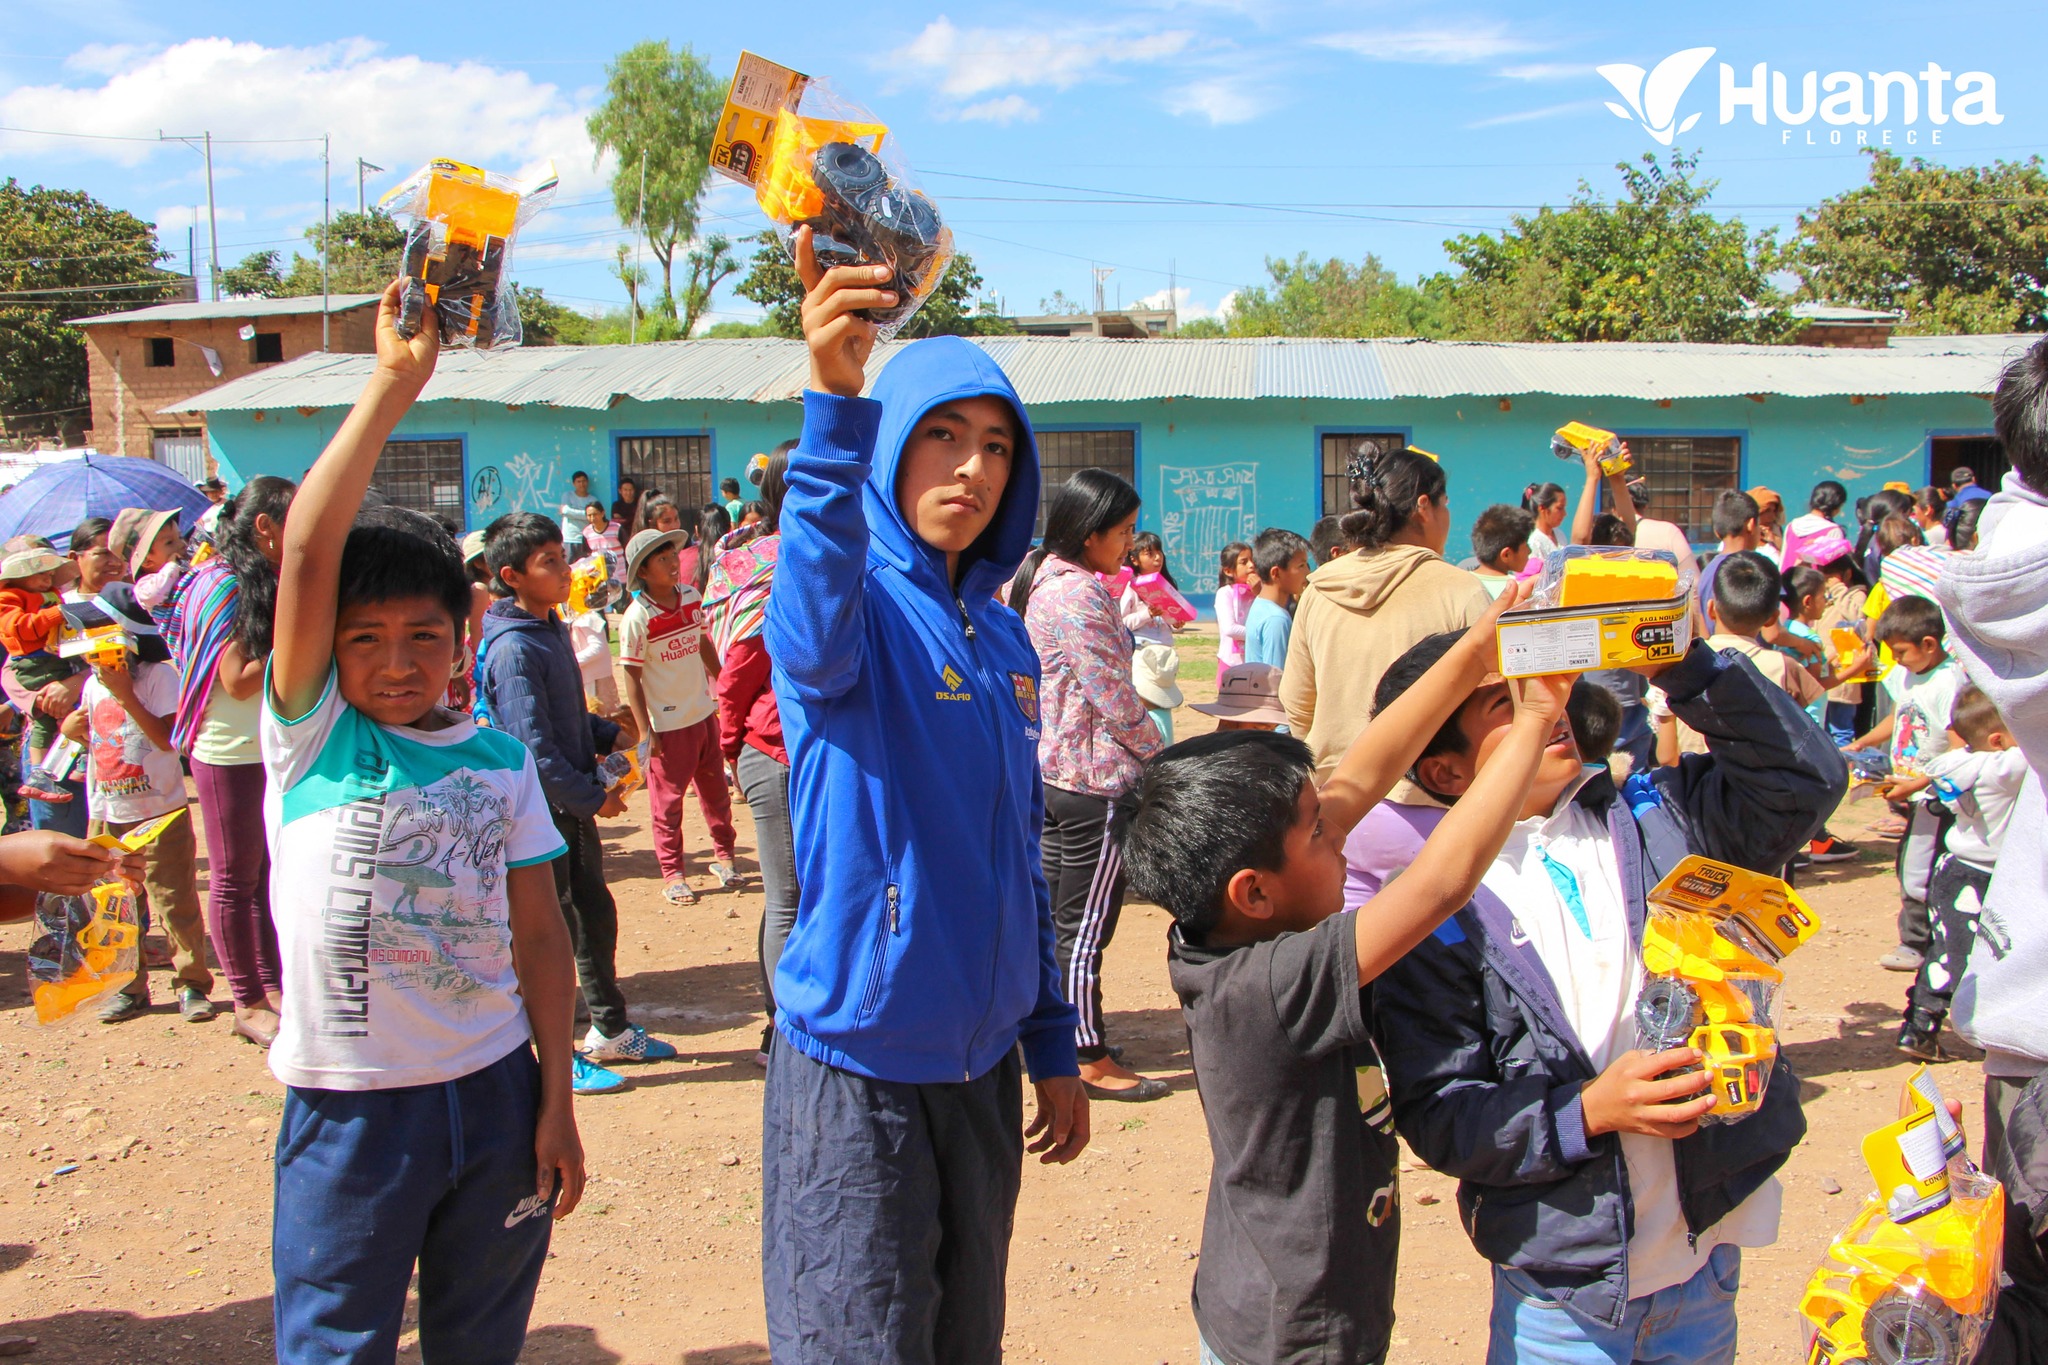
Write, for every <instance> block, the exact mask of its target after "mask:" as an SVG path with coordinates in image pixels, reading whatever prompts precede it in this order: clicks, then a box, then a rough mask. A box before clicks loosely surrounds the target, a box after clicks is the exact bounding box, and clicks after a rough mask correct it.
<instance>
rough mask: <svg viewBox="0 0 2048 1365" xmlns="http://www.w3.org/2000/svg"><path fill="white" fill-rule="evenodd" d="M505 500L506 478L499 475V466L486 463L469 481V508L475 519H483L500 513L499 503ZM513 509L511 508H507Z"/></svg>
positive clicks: (472, 517)
mask: <svg viewBox="0 0 2048 1365" xmlns="http://www.w3.org/2000/svg"><path fill="white" fill-rule="evenodd" d="M504 500H505V484H504V480H503V479H501V478H500V477H499V476H498V467H497V466H496V465H494V464H490V465H485V466H484V467H483V468H482V469H479V470H478V471H477V472H476V477H475V478H474V479H471V480H470V481H469V510H470V518H471V520H473V521H483V520H486V519H487V518H491V517H495V516H497V515H498V514H499V504H501V503H503V502H504ZM504 510H506V511H508V512H509V511H511V510H512V509H511V508H509V507H508V508H505V509H504Z"/></svg>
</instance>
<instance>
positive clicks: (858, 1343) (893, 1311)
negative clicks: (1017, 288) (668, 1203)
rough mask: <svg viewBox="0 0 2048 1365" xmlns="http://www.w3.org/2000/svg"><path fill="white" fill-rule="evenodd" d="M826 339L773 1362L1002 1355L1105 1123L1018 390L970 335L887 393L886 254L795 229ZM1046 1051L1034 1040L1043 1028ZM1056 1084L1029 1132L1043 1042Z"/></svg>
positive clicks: (780, 685) (768, 1275) (800, 745)
mask: <svg viewBox="0 0 2048 1365" xmlns="http://www.w3.org/2000/svg"><path fill="white" fill-rule="evenodd" d="M797 253H798V255H797V265H798V270H799V273H800V274H801V275H802V277H803V279H804V283H805V285H806V287H807V289H808V290H809V294H808V296H807V297H806V298H805V300H804V305H803V321H804V334H805V339H806V340H807V341H808V342H809V345H810V351H811V383H810V387H809V389H808V390H807V391H806V392H805V394H804V431H803V439H802V440H801V441H799V442H798V444H797V446H796V448H795V449H794V450H792V451H791V452H790V455H789V467H788V476H787V477H788V491H787V493H786V495H785V497H784V500H783V504H782V516H781V529H782V555H781V560H780V562H779V564H778V566H777V569H776V583H775V593H774V595H773V596H772V597H770V598H769V602H768V619H767V626H766V633H765V638H766V641H767V646H768V652H769V655H770V656H771V658H772V659H773V660H774V685H775V695H776V699H777V701H778V702H779V703H780V706H781V710H782V722H783V729H784V733H785V736H786V738H787V741H788V746H789V758H790V806H791V822H792V825H793V826H794V832H795V836H796V865H797V881H798V884H799V885H800V886H801V887H802V893H801V899H800V901H799V904H798V908H797V916H796V924H795V926H794V927H793V928H792V929H791V931H790V935H789V942H788V946H787V947H785V948H784V950H783V954H782V959H781V962H780V964H779V965H778V967H777V969H776V973H775V1002H776V1013H775V1025H776V1037H775V1039H774V1041H773V1044H772V1047H771V1050H770V1054H769V1063H768V1085H767V1096H766V1101H765V1110H766V1112H765V1115H764V1121H763V1131H762V1184H763V1199H762V1219H761V1241H762V1279H763V1290H764V1293H765V1297H766V1300H767V1309H768V1335H769V1341H770V1345H771V1347H772V1349H773V1352H774V1355H775V1359H776V1360H777V1361H778V1362H789V1363H791V1365H797V1363H801V1362H811V1361H819V1362H823V1361H837V1360H844V1359H855V1358H858V1359H860V1360H862V1361H864V1362H878V1363H879V1365H890V1363H891V1362H899V1361H900V1362H929V1361H946V1362H949V1365H950V1363H951V1362H970V1363H971V1362H980V1361H989V1362H994V1361H997V1360H1000V1358H1001V1353H1002V1334H1003V1293H1004V1286H1003V1275H1004V1266H1005V1263H1006V1260H1007V1256H1008V1251H1009V1235H1010V1223H1011V1217H1012V1213H1013V1211H1014V1209H1015V1206H1016V1199H1017V1189H1018V1184H1019V1181H1020V1178H1021V1175H1022V1170H1021V1164H1022V1158H1023V1151H1024V1140H1025V1138H1027V1137H1035V1139H1036V1140H1035V1141H1033V1142H1032V1144H1031V1148H1030V1150H1032V1151H1034V1152H1039V1153H1042V1159H1043V1160H1046V1161H1060V1162H1064V1161H1069V1160H1072V1159H1073V1158H1074V1157H1075V1156H1077V1155H1078V1154H1079V1153H1080V1151H1081V1149H1082V1147H1083V1146H1085V1145H1086V1143H1087V1140H1088V1117H1087V1113H1088V1111H1087V1100H1086V1098H1085V1096H1084V1095H1083V1093H1082V1091H1081V1084H1080V1080H1079V1075H1078V1073H1079V1068H1078V1066H1077V1064H1076V1061H1075V1055H1074V1025H1075V1014H1074V1010H1073V1007H1072V1006H1070V1005H1068V1004H1067V1003H1066V1001H1065V1000H1064V999H1063V998H1062V997H1061V994H1060V989H1059V978H1058V973H1057V968H1056V966H1055V964H1054V957H1053V927H1052V916H1051V911H1050V906H1049V901H1048V898H1047V893H1046V884H1045V879H1044V876H1043V874H1042V872H1041V871H1040V865H1039V848H1038V837H1039V828H1040V825H1041V823H1042V819H1043V812H1042V810H1041V808H1040V806H1041V798H1040V794H1039V782H1038V764H1037V748H1038V657H1037V655H1036V653H1035V652H1034V651H1033V650H1032V647H1031V641H1030V639H1029V638H1028V637H1027V636H1026V634H1025V632H1024V627H1023V623H1022V622H1021V621H1020V620H1019V619H1018V618H1017V615H1016V613H1014V612H1012V611H1010V610H1009V609H1008V608H1007V607H1003V606H999V605H998V604H997V603H996V602H995V600H994V594H995V591H996V588H997V587H998V585H1000V584H1001V583H1002V582H1003V581H1004V580H1005V579H1007V578H1008V577H1009V576H1010V575H1011V573H1013V572H1014V571H1015V570H1016V567H1017V565H1018V563H1019V562H1020V561H1021V560H1022V559H1023V557H1024V553H1025V551H1026V550H1027V549H1028V548H1029V546H1030V542H1031V534H1032V526H1033V523H1034V521H1035V520H1036V515H1037V508H1038V482H1039V473H1038V454H1037V449H1036V447H1035V445H1034V443H1033V440H1032V436H1031V427H1030V424H1029V422H1028V421H1027V420H1026V418H1025V416H1024V411H1023V405H1022V403H1021V402H1019V400H1018V398H1017V395H1016V392H1015V391H1014V390H1013V389H1012V388H1011V387H1010V384H1009V381H1008V380H1007V379H1006V378H1004V376H1003V373H1002V371H1001V370H1000V369H998V368H997V367H996V365H995V363H994V362H993V361H991V360H990V359H989V358H988V356H987V354H986V353H985V352H983V351H982V350H981V349H980V348H979V347H976V346H974V345H973V344H971V343H969V342H966V341H962V340H959V339H957V338H951V337H946V338H939V339H935V340H929V341H920V342H917V343H915V344H914V345H912V346H910V347H908V348H906V349H905V350H904V351H903V353H902V354H901V355H899V356H898V357H897V358H896V359H895V361H894V362H893V363H892V364H891V365H890V366H889V367H888V369H887V370H886V371H884V372H883V374H882V375H881V377H880V378H879V379H878V380H877V381H876V384H875V391H874V397H873V398H862V397H860V396H859V395H860V392H861V389H862V387H863V384H864V382H865V375H864V373H863V369H864V366H865V365H866V362H867V358H868V354H869V352H870V350H871V349H872V347H873V344H874V325H873V324H872V323H871V322H868V321H866V320H865V319H864V318H862V317H860V316H858V315H857V313H858V312H859V311H860V310H866V309H872V308H886V307H889V306H891V305H892V304H893V303H894V302H895V299H894V296H893V295H891V294H888V293H887V292H886V291H885V290H883V288H882V287H881V283H880V282H881V281H886V280H887V279H888V277H889V273H890V272H889V271H888V270H887V269H886V268H878V267H874V266H865V265H862V266H840V267H836V268H834V269H832V270H830V271H823V270H820V269H819V267H818V265H817V261H816V258H815V256H814V254H813V252H812V249H811V246H810V239H809V233H808V231H807V230H806V231H804V232H800V233H799V235H798V245H797ZM1020 1045H1021V1046H1020ZM1020 1051H1021V1053H1022V1056H1023V1064H1024V1066H1026V1067H1028V1068H1029V1069H1030V1072H1031V1076H1032V1079H1033V1080H1034V1081H1035V1082H1036V1085H1037V1098H1038V1108H1037V1114H1036V1116H1035V1118H1034V1119H1033V1120H1032V1124H1031V1127H1030V1129H1029V1130H1028V1131H1025V1130H1024V1121H1023V1112H1022V1085H1021V1078H1020V1076H1019V1074H1018V1072H1019V1063H1018V1054H1019V1052H1020Z"/></svg>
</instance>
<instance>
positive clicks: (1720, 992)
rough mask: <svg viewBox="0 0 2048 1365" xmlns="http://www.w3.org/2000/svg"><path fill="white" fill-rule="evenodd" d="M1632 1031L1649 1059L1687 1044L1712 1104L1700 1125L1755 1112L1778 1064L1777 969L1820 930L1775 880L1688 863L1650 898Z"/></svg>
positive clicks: (1780, 977)
mask: <svg viewBox="0 0 2048 1365" xmlns="http://www.w3.org/2000/svg"><path fill="white" fill-rule="evenodd" d="M1649 901H1650V916H1649V922H1648V923H1647V924H1646V925H1645V926H1644V929H1643V970H1644V971H1645V972H1647V973H1648V980H1646V981H1644V983H1643V986H1642V990H1641V991H1640V992H1639V993H1638V994H1637V997H1636V1032H1637V1037H1638V1040H1639V1044H1640V1046H1641V1047H1642V1048H1643V1050H1644V1051H1646V1052H1661V1051H1664V1050H1665V1049H1667V1048H1674V1047H1691V1048H1693V1049H1695V1050H1696V1051H1698V1052H1699V1053H1700V1054H1701V1055H1703V1056H1704V1057H1705V1058H1706V1062H1705V1069H1706V1070H1707V1071H1709V1072H1710V1073H1712V1075H1713V1078H1714V1079H1713V1091H1714V1094H1715V1097H1716V1098H1717V1100H1718V1101H1719V1102H1718V1103H1717V1104H1716V1105H1715V1107H1714V1108H1713V1109H1712V1110H1711V1111H1710V1112H1709V1114H1708V1116H1707V1119H1706V1120H1703V1121H1705V1122H1714V1123H1734V1122H1736V1121H1737V1120H1739V1119H1744V1118H1747V1117H1748V1116H1749V1115H1751V1114H1753V1113H1755V1112H1756V1111H1757V1110H1758V1109H1759V1108H1761V1107H1762V1105H1763V1101H1764V1091H1765V1088H1766V1087H1767V1086H1768V1085H1769V1083H1770V1078H1771V1069H1772V1067H1773V1066H1774V1065H1775V1064H1776V1063H1777V1060H1778V1034H1777V1027H1776V1025H1777V1003H1778V988H1779V987H1780V986H1781V985H1782V984H1783V982H1784V980H1785V976H1784V973H1783V972H1781V971H1780V970H1779V969H1778V966H1777V964H1778V963H1779V962H1780V961H1781V960H1783V958H1784V956H1785V954H1787V953H1789V952H1791V951H1792V950H1793V949H1794V948H1797V947H1798V946H1799V945H1800V944H1802V943H1804V942H1806V940H1807V939H1809V938H1811V937H1812V936H1813V935H1814V933H1815V931H1817V930H1818V929H1819V928H1820V922H1819V921H1818V920H1817V919H1815V918H1814V915H1813V912H1812V910H1810V909H1808V908H1807V905H1806V903H1805V902H1804V901H1802V900H1801V899H1800V898H1799V893H1798V892H1796V891H1794V890H1792V888H1791V887H1789V886H1787V885H1785V883H1784V882H1782V881H1780V880H1778V879H1777V878H1776V877H1770V876H1765V875H1764V874H1762V873H1758V872H1750V871H1747V870H1745V869H1743V868H1739V867H1731V866H1729V865H1728V864H1726V863H1717V862H1714V861H1712V860H1711V859H1707V858H1701V857H1698V856H1694V857H1689V858H1687V859H1685V860H1684V861H1683V862H1681V863H1679V865H1678V866H1677V867H1675V868H1673V869H1672V871H1671V874H1670V875H1669V876H1667V877H1666V878H1664V880H1663V881H1661V882H1659V883H1658V884H1657V886H1656V887H1655V889H1653V890H1652V891H1651V892H1650V896H1649Z"/></svg>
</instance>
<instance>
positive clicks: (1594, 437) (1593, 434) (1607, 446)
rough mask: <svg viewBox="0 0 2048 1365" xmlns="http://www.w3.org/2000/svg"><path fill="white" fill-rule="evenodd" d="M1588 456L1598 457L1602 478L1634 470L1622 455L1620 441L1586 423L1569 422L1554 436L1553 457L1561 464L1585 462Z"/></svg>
mask: <svg viewBox="0 0 2048 1365" xmlns="http://www.w3.org/2000/svg"><path fill="white" fill-rule="evenodd" d="M1588 452H1593V453H1595V454H1597V456H1598V458H1599V460H1600V472H1601V473H1602V474H1607V475H1614V474H1626V473H1627V472H1628V471H1629V470H1631V469H1633V468H1635V464H1634V462H1632V461H1631V460H1630V459H1629V457H1628V456H1627V454H1625V453H1624V452H1623V451H1622V448H1621V438H1620V437H1619V436H1616V435H1615V434H1614V433H1613V432H1611V431H1602V430H1601V429H1600V428H1599V427H1589V426H1587V425H1586V424H1585V423H1584V422H1566V423H1565V424H1564V425H1563V426H1561V427H1559V428H1558V429H1557V430H1556V432H1554V433H1553V434H1552V435H1551V438H1550V453H1551V454H1553V455H1555V456H1557V458H1558V459H1560V460H1579V459H1584V458H1585V456H1586V454H1587V453H1588Z"/></svg>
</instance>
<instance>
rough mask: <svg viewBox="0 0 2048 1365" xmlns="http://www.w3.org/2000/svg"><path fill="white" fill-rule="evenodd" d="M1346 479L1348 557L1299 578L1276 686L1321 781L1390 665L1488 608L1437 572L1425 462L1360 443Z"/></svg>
mask: <svg viewBox="0 0 2048 1365" xmlns="http://www.w3.org/2000/svg"><path fill="white" fill-rule="evenodd" d="M1350 479H1351V506H1352V511H1350V512H1348V513H1346V514H1345V517H1344V519H1343V521H1341V522H1340V523H1338V525H1339V528H1340V529H1341V531H1342V532H1343V535H1344V537H1345V539H1347V540H1348V541H1350V542H1351V543H1352V544H1353V545H1355V546H1357V547H1358V548H1357V549H1356V550H1354V551H1352V552H1351V553H1350V554H1348V555H1345V556H1344V557H1343V558H1342V559H1338V560H1333V561H1332V562H1330V563H1329V564H1326V565H1324V566H1323V567H1322V568H1320V569H1318V570H1316V572H1315V576H1314V577H1312V578H1310V579H1309V584H1308V587H1307V589H1306V590H1305V591H1303V593H1302V595H1301V599H1300V600H1299V601H1298V602H1296V603H1295V607H1294V632H1293V636H1292V638H1291V639H1290V640H1289V641H1288V647H1287V665H1286V668H1285V669H1284V670H1283V671H1282V672H1281V675H1280V700H1281V702H1282V704H1283V705H1285V706H1286V708H1287V720H1288V725H1289V728H1291V729H1292V730H1293V731H1294V733H1295V734H1297V735H1299V736H1301V737H1302V738H1303V739H1304V740H1306V741H1307V743H1308V747H1309V748H1310V749H1311V750H1313V751H1314V752H1315V756H1316V765H1317V769H1318V771H1319V772H1322V773H1325V774H1327V773H1328V772H1329V770H1330V769H1331V768H1332V767H1334V766H1335V765H1336V762H1337V759H1338V757H1339V756H1340V755H1342V754H1343V752H1344V751H1345V750H1346V749H1348V748H1349V747H1351V741H1352V740H1353V739H1355V738H1356V737H1357V735H1358V732H1359V730H1361V729H1362V728H1364V726H1365V722H1366V718H1367V717H1369V716H1370V715H1371V714H1372V710H1373V691H1374V689H1375V688H1377V687H1378V686H1379V682H1380V675H1381V674H1383V673H1385V672H1386V671H1387V669H1388V668H1389V667H1390V666H1392V664H1393V662H1394V660H1396V659H1398V658H1400V657H1401V656H1402V655H1403V654H1404V653H1406V652H1407V651H1408V649H1409V647H1410V646H1411V645H1414V644H1416V643H1418V642H1420V641H1421V640H1423V639H1424V638H1426V637H1428V636H1431V635H1436V634H1438V633H1440V632H1443V631H1447V630H1463V629H1465V628H1466V627H1467V626H1469V625H1471V624H1472V623H1473V622H1474V621H1476V620H1478V619H1479V618H1480V616H1482V615H1484V614H1485V612H1486V608H1487V606H1488V605H1489V604H1490V603H1491V602H1492V600H1493V599H1492V598H1491V597H1490V596H1488V595H1487V591H1486V586H1485V585H1484V584H1483V583H1482V582H1481V581H1480V580H1479V577H1478V576H1477V575H1476V574H1470V573H1467V572H1466V571H1465V570H1463V569H1460V568H1458V567H1456V566H1455V565H1452V564H1447V563H1445V562H1444V558H1443V551H1444V542H1445V540H1446V539H1447V538H1448V537H1449V535H1450V530H1451V508H1450V497H1449V495H1448V493H1447V492H1446V485H1445V482H1444V471H1443V469H1442V467H1441V466H1439V465H1438V464H1437V462H1436V459H1435V458H1434V457H1433V456H1430V455H1427V454H1425V453H1423V452H1422V451H1419V450H1415V449H1413V448H1411V447H1407V446H1402V447H1399V448H1397V449H1394V450H1388V451H1382V450H1380V449H1379V448H1378V447H1377V446H1376V445H1373V444H1372V443H1370V442H1368V443H1366V444H1365V446H1364V447H1363V448H1362V449H1360V450H1359V452H1358V453H1357V454H1356V455H1354V456H1353V457H1352V460H1351V465H1350ZM1561 506H1562V503H1561V502H1560V507H1561Z"/></svg>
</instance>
